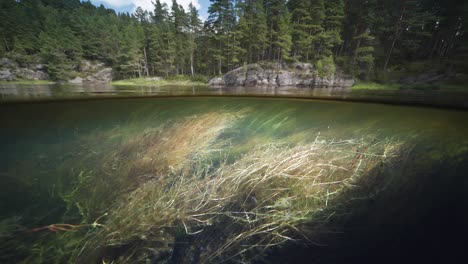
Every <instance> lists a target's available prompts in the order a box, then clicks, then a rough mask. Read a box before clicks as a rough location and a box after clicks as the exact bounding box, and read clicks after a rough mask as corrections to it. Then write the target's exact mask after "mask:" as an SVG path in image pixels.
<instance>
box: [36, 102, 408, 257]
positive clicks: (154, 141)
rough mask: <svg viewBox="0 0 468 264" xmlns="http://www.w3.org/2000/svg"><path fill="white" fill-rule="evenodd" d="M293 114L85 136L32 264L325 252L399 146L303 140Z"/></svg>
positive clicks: (178, 122) (225, 116)
mask: <svg viewBox="0 0 468 264" xmlns="http://www.w3.org/2000/svg"><path fill="white" fill-rule="evenodd" d="M292 115H293V112H292V110H288V111H283V112H279V113H274V112H272V113H270V114H266V113H264V114H263V115H258V114H255V113H252V111H251V109H249V108H238V109H231V110H229V111H228V110H225V111H216V112H205V113H203V114H193V115H189V116H185V117H184V116H181V117H179V118H173V119H169V118H164V119H162V120H164V121H163V122H155V124H154V125H153V126H146V125H147V124H145V127H146V129H144V130H142V131H138V130H136V129H134V128H133V127H131V126H130V125H129V126H127V127H128V128H131V129H132V132H131V133H128V132H123V131H121V129H120V128H112V129H111V130H108V131H107V130H106V131H101V132H96V133H94V132H93V133H92V134H85V135H84V136H78V137H77V140H76V141H74V142H73V143H74V144H75V145H76V146H77V147H75V148H70V149H74V150H75V151H74V152H70V154H67V155H68V157H69V158H67V159H66V160H65V161H64V162H63V163H62V164H61V166H60V167H59V168H58V171H60V172H62V173H63V174H62V175H64V176H62V177H60V178H59V183H60V184H57V187H55V189H54V192H55V193H57V194H58V197H60V198H61V199H62V200H63V202H65V204H66V212H65V214H64V215H63V218H62V220H61V221H58V223H63V224H50V223H47V224H45V225H42V226H41V225H39V227H30V228H31V229H32V230H34V231H35V232H31V235H34V233H44V232H37V231H42V230H50V231H58V232H50V233H54V236H53V237H52V238H53V239H52V238H51V239H50V240H49V242H48V243H47V244H44V243H37V244H35V245H34V247H33V252H34V254H33V255H34V256H44V259H46V260H47V261H52V259H53V256H54V255H56V256H57V258H58V260H57V259H55V260H54V261H59V262H60V261H69V262H83V263H89V262H102V261H105V262H106V263H107V262H112V261H113V262H115V263H125V262H137V261H146V260H152V261H172V262H184V261H187V260H188V259H189V258H196V259H198V261H200V262H222V261H225V260H230V259H234V260H236V261H241V260H242V261H249V260H250V259H252V258H253V257H255V256H258V255H260V254H259V253H260V252H263V251H265V250H266V249H269V248H272V247H275V246H278V245H282V244H285V243H287V242H290V241H294V242H298V243H317V242H319V241H318V239H319V233H321V232H324V231H326V230H327V228H328V227H327V224H328V222H329V221H330V219H332V218H333V217H335V216H336V215H339V214H340V212H342V210H346V209H343V208H344V207H345V204H346V201H347V200H348V199H349V198H353V195H358V194H357V193H354V192H353V190H354V189H355V188H356V185H357V184H362V183H363V182H364V183H365V182H366V179H367V178H370V174H371V173H372V172H373V170H374V169H375V168H376V167H378V166H380V165H382V164H385V163H386V162H387V161H392V160H393V159H394V158H395V156H396V154H397V153H398V152H399V151H400V147H401V143H400V142H398V141H397V140H382V139H381V140H375V139H374V138H372V137H371V136H369V137H366V138H362V139H346V140H334V139H333V138H334V137H335V136H336V135H333V134H331V133H328V134H326V135H324V137H321V135H320V133H318V132H317V131H314V130H307V131H306V130H300V129H299V130H297V129H296V121H295V119H294V118H290V116H292ZM313 135H316V136H313ZM325 136H326V137H325ZM272 139H274V140H272ZM271 142H276V143H275V144H272V143H271ZM96 144H97V145H99V148H97V147H93V145H96ZM67 183H68V185H67ZM70 183H71V184H70ZM369 188H372V187H369ZM95 219H99V223H98V222H97V220H95ZM93 221H94V222H93ZM93 227H99V228H93ZM69 231H73V232H69ZM50 236H52V234H51V235H50ZM181 252H184V253H181ZM41 258H42V257H41ZM184 258H187V259H185V260H184Z"/></svg>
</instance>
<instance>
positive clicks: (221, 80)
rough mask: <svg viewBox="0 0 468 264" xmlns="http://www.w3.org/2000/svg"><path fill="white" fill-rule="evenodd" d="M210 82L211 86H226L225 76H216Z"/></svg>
mask: <svg viewBox="0 0 468 264" xmlns="http://www.w3.org/2000/svg"><path fill="white" fill-rule="evenodd" d="M209 84H210V85H211V86H224V85H225V82H224V78H222V77H215V78H213V79H211V80H210V81H209Z"/></svg>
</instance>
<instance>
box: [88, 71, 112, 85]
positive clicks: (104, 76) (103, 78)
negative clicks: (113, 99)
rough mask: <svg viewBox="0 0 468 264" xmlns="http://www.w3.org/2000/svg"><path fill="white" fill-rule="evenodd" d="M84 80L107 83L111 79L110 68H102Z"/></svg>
mask: <svg viewBox="0 0 468 264" xmlns="http://www.w3.org/2000/svg"><path fill="white" fill-rule="evenodd" d="M85 81H86V82H97V83H109V82H111V81H112V68H104V69H102V70H100V71H98V72H96V73H94V74H92V75H89V76H87V77H86V78H85Z"/></svg>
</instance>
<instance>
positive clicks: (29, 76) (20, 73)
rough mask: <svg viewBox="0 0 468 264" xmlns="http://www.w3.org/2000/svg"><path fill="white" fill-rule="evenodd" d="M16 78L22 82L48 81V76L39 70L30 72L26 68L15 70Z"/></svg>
mask: <svg viewBox="0 0 468 264" xmlns="http://www.w3.org/2000/svg"><path fill="white" fill-rule="evenodd" d="M15 74H16V76H17V77H18V78H20V79H24V80H48V79H49V75H48V74H47V73H45V72H44V71H41V70H32V69H28V68H19V69H16V70H15Z"/></svg>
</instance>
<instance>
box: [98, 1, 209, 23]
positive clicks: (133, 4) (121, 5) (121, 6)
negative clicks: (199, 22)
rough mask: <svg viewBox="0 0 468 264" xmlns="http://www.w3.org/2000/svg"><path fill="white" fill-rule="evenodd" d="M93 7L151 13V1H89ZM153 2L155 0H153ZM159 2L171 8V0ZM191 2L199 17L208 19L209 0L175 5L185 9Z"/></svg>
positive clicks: (182, 2) (181, 2) (180, 2)
mask: <svg viewBox="0 0 468 264" xmlns="http://www.w3.org/2000/svg"><path fill="white" fill-rule="evenodd" d="M90 1H91V3H93V4H94V5H97V6H99V5H101V4H103V5H104V6H105V7H108V8H112V9H114V10H115V11H117V12H130V13H131V12H133V11H134V10H135V9H136V8H137V7H138V6H141V7H142V8H143V9H146V10H148V11H153V5H152V3H151V1H152V0H90ZM154 1H155V0H154ZM160 1H161V2H165V3H167V4H168V5H169V6H171V3H172V0H160ZM190 2H192V3H193V5H195V6H196V7H197V9H198V10H199V13H200V16H201V17H202V18H203V19H206V18H207V17H208V15H207V10H208V6H209V5H210V1H209V0H177V3H179V4H181V5H182V6H184V7H185V8H187V6H188V5H189V3H190Z"/></svg>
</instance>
